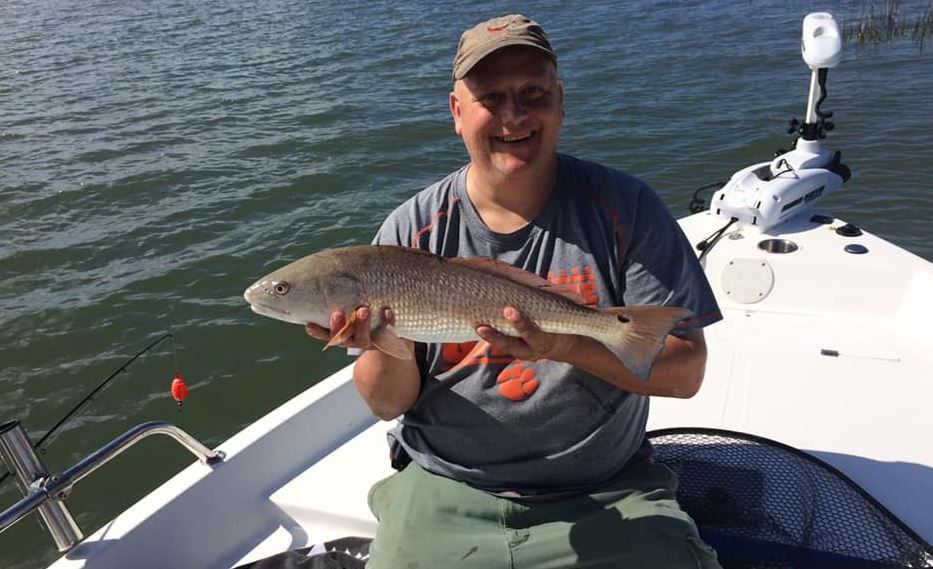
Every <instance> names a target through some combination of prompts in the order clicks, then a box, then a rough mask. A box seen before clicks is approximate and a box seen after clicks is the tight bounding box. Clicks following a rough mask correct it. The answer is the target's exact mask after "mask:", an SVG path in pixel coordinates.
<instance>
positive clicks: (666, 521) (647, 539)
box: [366, 461, 720, 569]
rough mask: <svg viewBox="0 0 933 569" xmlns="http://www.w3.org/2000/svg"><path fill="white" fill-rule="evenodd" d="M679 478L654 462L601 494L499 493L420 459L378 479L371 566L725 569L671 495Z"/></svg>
mask: <svg viewBox="0 0 933 569" xmlns="http://www.w3.org/2000/svg"><path fill="white" fill-rule="evenodd" d="M676 487H677V479H676V477H675V476H674V474H673V473H672V472H671V471H670V469H668V468H667V467H666V466H664V465H662V464H657V463H654V462H651V461H642V462H641V463H638V464H635V465H632V466H630V467H629V468H628V469H627V470H626V472H625V473H624V476H623V478H622V480H619V481H618V482H617V483H615V484H613V485H612V486H610V487H607V488H605V489H602V490H601V491H599V492H594V493H591V494H583V495H579V496H573V497H569V498H564V499H560V500H551V501H542V500H539V501H527V500H516V499H511V498H502V497H498V496H494V495H492V494H488V493H486V492H482V491H480V490H476V489H474V488H471V487H470V486H467V485H466V484H462V483H460V482H456V481H454V480H450V479H448V478H444V477H442V476H437V475H434V474H431V473H429V472H426V471H425V470H423V469H422V468H420V467H419V466H418V465H417V464H415V463H411V464H409V465H408V466H407V467H406V468H405V469H404V470H403V471H401V472H398V473H395V474H393V475H392V476H390V477H388V478H386V479H384V480H381V481H379V482H377V483H376V484H375V485H374V486H373V488H372V490H370V493H369V507H370V509H371V510H372V511H373V514H375V516H376V518H377V519H378V520H379V529H378V531H377V532H376V538H375V540H374V541H373V543H372V546H371V549H370V561H369V563H368V564H367V565H366V567H367V569H447V568H452V567H453V568H458V569H460V568H462V569H467V568H469V569H473V568H475V569H532V568H533V569H570V568H573V569H577V568H583V567H586V568H625V567H631V568H637V569H643V568H655V567H657V568H667V567H670V568H681V567H683V568H685V569H686V568H690V569H713V568H715V569H719V567H720V566H719V563H718V562H717V560H716V553H715V552H714V551H713V550H712V549H711V548H710V547H709V546H707V545H706V544H705V543H703V541H701V540H700V538H699V535H698V534H697V529H696V525H695V524H694V523H693V520H692V519H690V517H689V516H688V515H687V514H686V513H684V511H683V510H681V509H680V507H679V506H678V504H677V501H676V500H675V492H676Z"/></svg>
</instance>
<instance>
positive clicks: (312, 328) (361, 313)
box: [305, 306, 395, 350]
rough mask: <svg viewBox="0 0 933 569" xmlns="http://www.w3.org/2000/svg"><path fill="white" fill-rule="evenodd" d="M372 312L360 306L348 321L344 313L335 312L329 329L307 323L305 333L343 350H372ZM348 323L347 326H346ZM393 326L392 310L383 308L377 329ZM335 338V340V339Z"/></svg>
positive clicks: (332, 314) (374, 347)
mask: <svg viewBox="0 0 933 569" xmlns="http://www.w3.org/2000/svg"><path fill="white" fill-rule="evenodd" d="M371 317H372V311H371V310H370V308H369V307H368V306H360V307H359V308H357V309H356V310H355V311H354V312H352V313H351V314H350V319H349V321H348V320H347V317H346V316H344V313H343V312H342V311H340V310H335V311H334V312H332V313H331V315H330V328H329V329H328V328H324V327H323V326H318V325H317V324H313V323H308V324H306V325H305V332H306V333H307V334H308V336H311V337H312V338H314V339H316V340H323V341H325V342H328V344H329V345H337V346H341V347H344V348H355V349H358V350H373V349H376V346H375V345H374V344H373V342H372V337H371V333H370V318H371ZM348 322H349V326H348ZM393 324H395V314H394V313H393V312H392V310H390V309H388V308H384V309H383V310H382V318H381V320H380V322H379V327H380V328H381V327H385V326H391V325H393ZM335 337H336V338H335Z"/></svg>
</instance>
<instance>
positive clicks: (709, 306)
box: [622, 186, 722, 334]
mask: <svg viewBox="0 0 933 569" xmlns="http://www.w3.org/2000/svg"><path fill="white" fill-rule="evenodd" d="M627 243H628V246H627V248H626V252H625V261H624V264H623V271H624V277H623V282H624V283H625V290H624V292H623V296H622V298H623V301H624V302H625V304H626V305H628V306H636V305H640V304H649V305H659V306H680V307H683V308H688V309H690V310H692V311H693V315H692V316H690V317H689V318H687V319H685V320H682V321H681V322H680V323H678V325H677V327H676V328H675V329H674V330H673V331H672V333H674V334H682V333H684V332H688V331H690V330H696V329H699V328H702V327H704V326H708V325H710V324H712V323H714V322H717V321H718V320H721V319H722V314H721V313H720V311H719V306H718V304H717V303H716V298H715V296H713V291H712V289H711V288H710V286H709V282H708V281H707V279H706V274H705V273H704V272H703V267H702V266H701V265H700V262H699V261H698V260H697V256H696V254H695V253H694V252H693V248H692V247H691V246H690V242H689V241H687V237H686V236H685V235H684V232H683V230H681V228H680V225H679V224H678V223H677V222H676V221H675V220H674V218H673V217H671V214H670V213H669V212H668V211H667V208H666V207H665V206H664V203H663V202H662V201H661V199H660V197H658V195H657V194H656V193H655V192H654V191H653V190H652V189H651V188H648V187H647V186H645V187H642V188H641V190H640V192H639V196H638V202H637V205H636V208H635V216H634V222H633V224H632V226H631V232H630V235H629V236H628V239H627Z"/></svg>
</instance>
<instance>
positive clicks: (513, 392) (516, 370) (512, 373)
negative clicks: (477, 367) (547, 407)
mask: <svg viewBox="0 0 933 569" xmlns="http://www.w3.org/2000/svg"><path fill="white" fill-rule="evenodd" d="M496 382H497V383H498V384H499V393H500V394H501V395H502V396H503V397H505V398H506V399H509V400H511V401H524V400H525V399H528V398H529V397H531V394H532V393H534V392H535V390H537V389H538V386H539V385H541V382H539V381H538V379H537V378H536V377H535V370H534V369H533V368H530V367H525V366H523V365H521V364H518V363H516V364H514V365H510V366H508V367H507V368H505V369H504V370H502V373H500V374H499V377H498V378H497V379H496Z"/></svg>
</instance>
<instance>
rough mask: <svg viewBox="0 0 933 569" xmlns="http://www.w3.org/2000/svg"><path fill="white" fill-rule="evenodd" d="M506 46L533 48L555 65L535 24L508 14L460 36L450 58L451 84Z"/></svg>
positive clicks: (552, 56) (546, 41)
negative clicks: (451, 62)
mask: <svg viewBox="0 0 933 569" xmlns="http://www.w3.org/2000/svg"><path fill="white" fill-rule="evenodd" d="M510 45H527V46H530V47H536V48H538V49H540V50H541V51H543V52H544V53H545V55H547V56H548V58H550V60H551V61H553V62H554V64H555V65H556V64H557V54H556V53H554V50H553V49H551V44H550V43H549V42H548V40H547V35H545V33H544V29H543V28H542V27H541V26H540V25H538V22H535V21H534V20H532V19H531V18H528V17H526V16H522V15H521V14H511V15H509V16H502V17H500V18H493V19H491V20H487V21H485V22H483V23H481V24H477V25H476V26H474V27H472V28H470V29H469V30H467V31H465V32H463V35H462V36H460V45H459V46H457V55H456V56H455V57H454V69H453V77H454V81H457V80H459V79H463V78H464V77H465V76H466V74H467V73H469V72H470V70H471V69H473V67H474V66H475V65H476V64H477V63H479V62H480V60H482V59H483V58H484V57H486V56H487V55H489V54H490V53H492V52H494V51H496V50H499V49H502V48H503V47H508V46H510Z"/></svg>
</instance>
